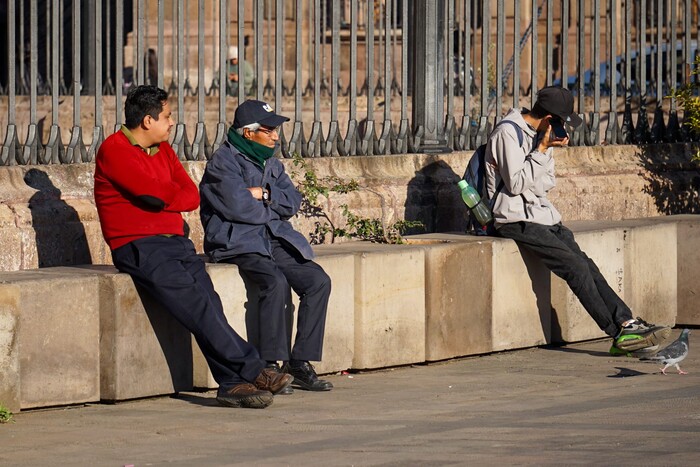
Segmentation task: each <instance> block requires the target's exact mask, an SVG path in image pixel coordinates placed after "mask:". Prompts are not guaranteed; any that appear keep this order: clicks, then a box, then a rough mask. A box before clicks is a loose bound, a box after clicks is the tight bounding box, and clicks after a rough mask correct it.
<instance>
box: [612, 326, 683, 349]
mask: <svg viewBox="0 0 700 467" xmlns="http://www.w3.org/2000/svg"><path fill="white" fill-rule="evenodd" d="M670 335H671V328H661V329H659V330H658V331H654V332H651V333H649V334H647V335H646V336H644V337H640V338H639V339H627V340H621V341H620V342H616V343H615V346H616V347H617V348H618V349H620V350H625V351H628V352H633V351H635V350H639V349H644V348H646V347H651V346H654V345H659V343H661V342H663V341H665V340H666V339H668V338H669V336H670Z"/></svg>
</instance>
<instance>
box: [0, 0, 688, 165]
mask: <svg viewBox="0 0 700 467" xmlns="http://www.w3.org/2000/svg"><path fill="white" fill-rule="evenodd" d="M698 13H699V12H698V0H629V1H626V2H620V1H615V0H508V1H506V0H436V1H434V2H428V1H419V0H414V1H408V0H381V1H380V0H373V1H368V0H276V1H272V0H259V1H254V0H245V1H244V0H240V1H236V0H96V1H90V2H85V1H79V0H8V1H5V2H1V3H0V31H4V32H0V143H1V144H2V147H1V148H2V149H1V152H0V165H14V164H51V163H79V162H90V161H91V160H93V158H94V155H95V153H96V151H97V149H98V148H99V145H100V144H101V142H102V141H103V140H104V138H105V136H106V135H108V134H111V133H112V132H113V131H115V129H117V128H118V127H119V125H120V124H121V122H122V120H123V116H122V107H123V99H124V96H125V93H126V92H128V89H129V88H130V87H131V86H134V85H137V84H142V83H153V84H157V85H158V86H160V87H163V88H165V89H166V90H168V91H169V93H170V96H171V105H172V106H173V107H174V109H175V117H176V120H177V125H176V128H175V131H174V132H173V134H172V145H173V147H174V148H175V149H176V151H177V153H178V154H179V156H180V157H181V158H182V159H183V160H205V159H207V158H208V157H210V155H211V153H212V152H213V150H215V149H216V148H217V147H218V145H220V144H221V143H222V141H223V139H224V138H225V134H226V129H227V126H228V125H229V124H230V122H231V121H232V118H233V112H234V110H235V108H236V105H237V103H238V102H241V101H242V100H244V99H246V98H258V99H263V100H266V101H268V102H270V103H272V104H273V105H274V106H275V107H276V109H277V111H278V112H281V113H284V114H287V115H288V116H290V118H291V121H290V122H289V123H287V124H285V125H284V128H283V132H282V135H281V148H280V149H281V154H282V156H284V157H288V156H290V155H291V154H292V153H300V154H301V155H303V156H305V157H319V156H354V155H375V154H391V153H393V154H401V153H407V152H417V151H429V150H431V145H433V146H435V147H436V148H439V149H442V150H450V149H451V150H468V149H474V148H475V147H477V146H478V145H479V144H481V143H483V142H484V141H485V138H486V137H487V135H488V132H489V130H490V129H491V128H492V126H493V124H494V123H495V122H496V121H497V120H498V119H499V118H500V117H501V116H502V115H504V114H505V112H506V111H507V110H508V108H509V107H512V106H525V107H529V106H530V105H531V104H532V103H533V101H534V99H535V92H534V91H536V90H537V89H538V88H540V87H542V86H545V85H550V84H560V85H563V86H566V87H568V88H570V89H571V90H572V91H573V92H574V93H575V95H576V99H577V106H578V111H579V112H580V114H581V116H582V117H583V118H584V120H585V123H586V124H585V125H582V126H581V127H580V128H579V129H577V131H576V132H575V133H574V134H573V135H572V144H575V145H596V144H601V143H606V144H630V143H651V142H662V141H664V142H676V141H686V140H688V139H689V138H691V137H692V136H691V135H690V134H689V133H688V132H687V131H684V128H685V127H684V125H683V113H682V110H681V109H678V106H677V104H676V102H675V101H674V100H673V99H671V98H669V97H667V96H668V94H669V92H670V91H671V90H673V89H675V88H677V87H679V86H681V85H684V84H687V83H689V82H690V80H691V79H696V78H694V77H693V75H691V74H690V71H691V68H692V64H693V62H694V60H695V58H696V57H697V56H698V29H699V26H700V25H699V22H698ZM3 26H4V27H3ZM231 46H235V47H236V48H237V51H238V53H237V54H236V53H235V52H236V51H235V50H233V49H232V48H231ZM234 55H237V57H238V63H237V64H234V63H233V62H232V61H231V59H232V58H233V56H234ZM231 73H234V74H236V75H237V77H238V79H240V81H238V82H236V81H233V80H231V79H230V74H231ZM238 84H240V86H239V85H238ZM435 122H437V124H435Z"/></svg>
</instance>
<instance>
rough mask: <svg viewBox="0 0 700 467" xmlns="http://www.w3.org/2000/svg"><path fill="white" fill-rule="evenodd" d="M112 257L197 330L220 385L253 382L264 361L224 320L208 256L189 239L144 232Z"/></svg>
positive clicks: (190, 326) (148, 290)
mask: <svg viewBox="0 0 700 467" xmlns="http://www.w3.org/2000/svg"><path fill="white" fill-rule="evenodd" d="M112 259H113V261H114V265H115V266H116V267H117V269H119V270H120V271H122V272H125V273H127V274H129V275H130V276H131V277H132V278H133V280H134V282H135V283H136V284H138V285H139V286H141V287H142V288H143V289H145V290H146V292H147V293H149V294H150V295H151V296H152V297H153V298H154V299H155V300H156V301H157V302H158V303H160V304H161V305H162V306H163V307H164V308H165V309H166V310H168V311H169V312H170V313H171V314H172V315H173V316H174V317H175V318H176V319H177V320H178V321H179V322H180V323H182V325H183V326H185V328H187V329H188V330H189V331H190V332H191V333H192V334H193V335H194V337H195V339H196V340H197V344H199V348H200V349H201V350H202V353H203V354H204V357H205V358H206V360H207V363H208V364H209V368H210V369H211V372H212V375H213V376H214V379H215V380H216V382H217V383H219V386H221V387H224V388H228V387H231V386H233V385H234V384H238V383H242V382H246V381H248V382H252V381H254V380H255V378H256V377H257V376H258V375H259V374H260V371H261V370H262V369H263V368H264V366H265V363H264V362H263V361H262V360H260V358H259V355H258V352H257V351H256V349H255V347H253V346H252V345H251V344H249V343H248V342H246V341H245V340H243V339H242V338H241V337H240V336H239V335H238V334H237V333H236V331H234V330H233V328H232V327H231V326H230V325H229V324H228V322H227V321H226V317H225V316H224V312H223V307H222V305H221V299H220V298H219V295H218V294H217V293H216V291H215V290H214V286H213V285H212V282H211V279H210V278H209V275H208V274H207V272H206V271H205V269H204V261H202V259H201V258H200V257H198V256H197V254H196V252H195V249H194V245H193V244H192V242H191V241H190V240H189V239H187V238H185V237H164V236H154V237H146V238H142V239H139V240H135V241H133V242H131V243H128V244H126V245H124V246H122V247H119V248H117V249H116V250H114V251H112Z"/></svg>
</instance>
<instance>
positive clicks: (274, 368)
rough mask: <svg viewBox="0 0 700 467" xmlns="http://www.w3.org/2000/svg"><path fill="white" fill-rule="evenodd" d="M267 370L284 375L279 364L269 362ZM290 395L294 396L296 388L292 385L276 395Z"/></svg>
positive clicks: (266, 366)
mask: <svg viewBox="0 0 700 467" xmlns="http://www.w3.org/2000/svg"><path fill="white" fill-rule="evenodd" d="M265 368H267V369H270V370H272V371H276V372H277V373H280V374H283V373H282V369H281V368H280V366H279V364H278V363H277V362H267V365H265ZM290 394H294V388H293V387H292V386H291V385H290V386H287V387H285V388H283V389H281V390H279V391H278V392H276V393H275V395H276V396H288V395H290Z"/></svg>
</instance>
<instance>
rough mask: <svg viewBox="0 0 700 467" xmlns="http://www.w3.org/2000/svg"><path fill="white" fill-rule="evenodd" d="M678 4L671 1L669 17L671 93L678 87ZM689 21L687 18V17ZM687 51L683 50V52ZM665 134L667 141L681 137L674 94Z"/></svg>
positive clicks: (674, 140) (673, 140) (672, 141)
mask: <svg viewBox="0 0 700 467" xmlns="http://www.w3.org/2000/svg"><path fill="white" fill-rule="evenodd" d="M677 6H678V5H677V4H676V2H671V5H670V7H671V17H670V19H669V28H668V30H669V34H670V36H671V37H670V40H669V42H670V44H669V45H670V47H669V49H670V50H669V54H670V56H671V60H670V63H671V69H670V70H669V71H670V74H671V89H670V90H669V94H670V93H671V92H672V91H673V90H675V89H677V87H678V76H677V74H678V61H677V53H678V51H677V49H678V47H677V45H676V40H677V38H676V25H678V17H677V15H678V9H677ZM686 21H687V19H686ZM683 48H684V49H685V44H683ZM685 53H686V52H685V51H683V54H685ZM664 136H665V138H664V139H665V141H667V142H671V143H675V142H677V141H680V140H681V139H682V138H681V131H680V123H679V121H678V109H677V108H676V99H674V98H673V97H672V96H671V97H670V98H669V112H668V126H667V129H666V132H665V133H664Z"/></svg>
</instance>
